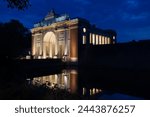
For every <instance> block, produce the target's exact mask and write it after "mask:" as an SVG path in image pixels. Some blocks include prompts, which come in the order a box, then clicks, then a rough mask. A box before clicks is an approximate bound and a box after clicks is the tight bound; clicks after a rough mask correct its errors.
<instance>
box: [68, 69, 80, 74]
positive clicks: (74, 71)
mask: <svg viewBox="0 0 150 117" xmlns="http://www.w3.org/2000/svg"><path fill="white" fill-rule="evenodd" d="M70 73H71V74H77V73H78V72H77V70H71V72H70Z"/></svg>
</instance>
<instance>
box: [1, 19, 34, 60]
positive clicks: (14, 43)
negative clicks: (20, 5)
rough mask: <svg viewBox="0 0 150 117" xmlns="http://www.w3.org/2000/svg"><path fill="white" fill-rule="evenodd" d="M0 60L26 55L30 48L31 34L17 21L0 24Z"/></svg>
mask: <svg viewBox="0 0 150 117" xmlns="http://www.w3.org/2000/svg"><path fill="white" fill-rule="evenodd" d="M0 35H1V36H0V42H1V43H0V56H1V59H8V58H9V59H12V58H16V57H19V56H21V55H24V54H27V53H25V51H27V49H29V48H30V47H31V33H30V31H29V30H28V29H27V28H26V27H24V26H23V24H21V23H20V22H19V21H17V20H11V21H10V22H7V23H0Z"/></svg>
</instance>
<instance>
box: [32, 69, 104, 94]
mask: <svg viewBox="0 0 150 117" xmlns="http://www.w3.org/2000/svg"><path fill="white" fill-rule="evenodd" d="M77 79H78V72H77V70H63V71H62V73H60V74H54V75H48V76H41V77H35V78H33V80H32V84H33V85H36V86H41V85H44V86H46V87H49V88H60V89H66V90H68V91H69V92H71V93H78V92H80V90H81V91H82V94H81V95H83V96H88V95H90V96H91V95H95V94H98V93H101V92H102V90H101V89H98V88H85V87H84V88H79V87H78V83H77Z"/></svg>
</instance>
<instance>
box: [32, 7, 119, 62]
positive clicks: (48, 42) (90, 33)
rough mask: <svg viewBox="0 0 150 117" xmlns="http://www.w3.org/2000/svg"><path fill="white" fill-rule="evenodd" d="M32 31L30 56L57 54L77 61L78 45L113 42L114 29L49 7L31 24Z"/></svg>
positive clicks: (54, 57) (61, 57)
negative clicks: (62, 13)
mask: <svg viewBox="0 0 150 117" xmlns="http://www.w3.org/2000/svg"><path fill="white" fill-rule="evenodd" d="M31 31H32V56H33V58H35V59H47V58H52V59H56V58H60V59H63V60H66V61H71V62H77V61H78V58H79V51H80V50H79V49H80V46H89V45H100V46H101V45H106V44H115V43H116V33H115V32H114V31H112V30H101V29H98V28H96V27H95V26H93V25H91V24H90V23H89V22H88V21H87V20H85V19H81V18H73V19H70V18H69V16H68V15H66V14H64V15H58V14H56V13H55V12H54V11H53V10H52V11H51V12H49V13H48V15H47V16H46V17H45V18H44V19H43V20H42V21H41V22H38V23H36V24H34V28H33V29H31Z"/></svg>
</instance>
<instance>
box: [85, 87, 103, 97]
mask: <svg viewBox="0 0 150 117" xmlns="http://www.w3.org/2000/svg"><path fill="white" fill-rule="evenodd" d="M101 92H102V90H101V89H97V88H92V89H89V93H90V95H91V96H92V95H95V94H98V93H101ZM86 93H88V91H87V89H86V88H83V90H82V94H83V95H86Z"/></svg>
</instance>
